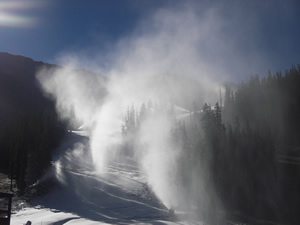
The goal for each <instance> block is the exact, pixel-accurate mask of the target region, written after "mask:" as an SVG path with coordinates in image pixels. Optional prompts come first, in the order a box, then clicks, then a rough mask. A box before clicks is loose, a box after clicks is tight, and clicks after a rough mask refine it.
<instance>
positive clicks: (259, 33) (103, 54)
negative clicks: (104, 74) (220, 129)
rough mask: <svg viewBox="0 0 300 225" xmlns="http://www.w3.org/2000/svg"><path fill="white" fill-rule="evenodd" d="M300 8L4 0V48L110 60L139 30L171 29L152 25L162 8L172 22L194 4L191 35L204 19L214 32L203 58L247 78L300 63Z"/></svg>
mask: <svg viewBox="0 0 300 225" xmlns="http://www.w3.org/2000/svg"><path fill="white" fill-rule="evenodd" d="M13 3H14V4H13ZM299 9H300V5H299V3H297V1H296V0H295V1H292V0H287V1H283V0H282V1H262V0H260V1H234V0H231V1H226V2H225V1H171V0H170V1H167V0H162V1H150V0H99V1H97V0H88V1H87V0H85V1H84V0H77V1H74V0H52V1H46V0H40V1H34V0H24V1H14V0H10V1H8V0H0V51H1V52H8V53H11V54H19V55H24V56H27V57H30V58H33V59H34V60H36V61H44V62H49V63H59V60H58V58H59V57H60V56H61V55H64V54H69V53H72V54H75V53H78V54H80V53H82V52H84V54H85V55H86V56H87V55H90V57H93V56H94V55H97V58H98V59H102V60H100V62H99V64H101V63H103V66H105V65H104V62H105V61H109V60H108V58H109V57H112V55H114V56H115V55H116V54H117V52H118V51H119V50H118V48H119V47H120V43H124V42H125V43H130V42H134V41H135V40H136V39H139V36H147V35H148V37H150V39H151V37H152V36H153V33H155V32H157V33H161V32H160V31H159V32H158V31H157V30H160V29H168V26H163V25H162V26H160V25H159V22H158V25H157V24H156V25H155V26H152V23H153V21H154V20H153V17H155V15H157V12H160V13H164V12H165V14H166V15H169V12H172V15H173V17H174V18H173V19H172V18H171V23H172V20H176V16H174V15H176V13H177V12H178V13H181V12H182V11H184V10H186V11H187V13H190V12H191V11H192V12H193V14H195V15H196V16H195V17H194V19H193V25H191V33H193V30H194V29H198V28H197V23H199V24H201V29H202V30H201V31H200V32H207V35H202V36H201V38H200V39H199V45H198V44H195V46H194V47H195V48H198V47H199V46H201V48H200V47H199V54H201V57H199V60H204V61H205V65H206V67H207V68H208V67H211V68H213V67H218V68H219V70H218V72H219V71H222V70H224V71H226V73H227V74H231V75H229V76H227V77H228V79H231V80H233V81H240V80H245V79H248V77H249V76H250V75H254V74H256V73H258V74H260V75H261V76H264V75H266V74H267V70H268V69H270V70H271V71H272V72H276V71H278V70H282V71H284V70H285V69H288V68H290V67H291V65H292V64H299V63H300V45H299V40H300V13H299ZM8 15H9V16H10V17H9V16H8ZM5 16H6V17H5ZM13 17H16V18H13ZM166 17H167V16H166ZM182 18H185V17H182ZM164 19H165V18H163V20H164ZM206 21H208V22H206ZM156 23H157V22H156ZM169 23H170V22H168V23H167V24H169ZM177 23H178V21H177ZM162 24H164V23H163V22H162ZM183 24H184V23H183ZM187 25H188V24H187ZM178 26H181V23H180V22H179V24H178ZM207 27H209V29H208V28H207ZM204 28H205V29H204ZM149 34H150V35H149ZM151 35H152V36H151ZM186 35H187V36H189V32H186ZM129 39H130V40H131V41H128V40H129ZM148 39H149V38H147V40H148ZM124 40H127V41H124ZM178 44H180V43H178ZM124 45H125V46H126V44H123V45H122V47H120V48H122V49H124ZM111 52H114V54H111ZM207 71H214V70H213V69H208V70H207Z"/></svg>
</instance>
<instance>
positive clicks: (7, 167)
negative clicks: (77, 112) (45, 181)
mask: <svg viewBox="0 0 300 225" xmlns="http://www.w3.org/2000/svg"><path fill="white" fill-rule="evenodd" d="M65 130H66V129H65V126H64V124H63V123H62V122H60V121H59V120H58V117H57V115H56V113H55V111H54V109H49V108H44V109H40V110H37V111H36V112H35V113H30V114H24V115H23V116H20V117H17V118H15V119H14V120H11V121H9V122H7V123H6V124H5V126H3V127H1V129H0V148H1V157H0V160H1V169H2V171H4V172H6V173H8V175H9V176H10V178H11V179H13V180H15V181H16V185H17V188H18V191H19V194H21V195H24V194H31V192H32V188H31V187H32V186H34V184H35V183H36V182H37V181H38V180H39V179H40V178H41V177H42V176H43V175H45V173H46V171H47V170H48V169H49V167H50V166H51V157H52V151H53V149H55V148H56V147H58V145H59V144H60V142H61V140H62V138H63V136H64V132H65Z"/></svg>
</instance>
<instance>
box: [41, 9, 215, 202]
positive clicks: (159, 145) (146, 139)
mask: <svg viewBox="0 0 300 225" xmlns="http://www.w3.org/2000/svg"><path fill="white" fill-rule="evenodd" d="M202 18H203V20H201V22H199V19H198V18H197V16H196V15H195V14H194V13H193V12H192V11H190V10H181V11H180V12H179V11H176V10H175V11H168V10H160V11H158V12H157V13H156V14H155V15H154V16H153V18H148V20H146V21H143V23H141V25H140V26H139V27H138V29H137V30H136V32H134V33H133V34H132V35H131V36H128V37H126V38H124V39H122V40H120V41H119V42H118V43H117V44H116V45H115V48H113V49H112V53H109V55H110V57H111V56H112V55H113V61H112V62H111V67H110V69H107V68H106V69H105V70H104V69H102V68H101V67H100V68H99V67H98V71H103V74H104V75H105V77H103V76H101V75H100V74H96V73H89V72H87V71H85V70H74V68H82V66H84V65H83V64H82V60H81V55H76V54H74V53H73V54H69V55H66V56H65V57H63V58H64V60H62V61H61V64H62V65H63V67H58V68H57V69H52V70H49V69H47V68H44V69H41V70H40V72H39V73H38V74H37V78H38V80H39V81H40V83H41V86H42V88H43V89H44V91H45V93H46V94H47V95H48V96H50V97H51V98H53V99H54V100H55V102H56V108H57V111H58V112H59V114H60V116H61V118H63V119H68V118H70V117H75V118H76V119H75V120H76V121H75V122H74V124H77V125H78V127H79V126H81V127H82V129H84V130H85V131H87V133H89V137H90V139H89V146H90V150H91V154H92V159H93V163H94V166H95V169H96V171H97V172H98V173H99V174H100V175H101V174H103V173H104V172H105V169H106V165H107V163H108V162H109V160H111V158H112V157H111V154H112V151H113V150H114V149H116V148H118V146H120V142H121V125H122V121H123V118H124V115H125V114H126V111H127V108H128V107H130V106H132V105H133V106H134V107H140V106H141V104H142V103H143V102H147V101H149V100H151V101H153V102H171V101H172V99H175V98H177V97H180V96H184V93H182V92H180V91H176V90H174V88H173V87H172V86H170V83H169V82H168V80H164V79H162V78H163V77H164V76H166V75H168V74H172V75H176V76H187V77H190V78H193V79H197V80H198V81H199V82H201V83H202V84H204V85H206V88H208V89H210V91H211V92H210V93H213V94H212V95H210V94H209V93H207V92H206V93H203V96H194V98H195V99H198V98H199V99H200V98H202V99H203V98H205V101H207V102H216V98H218V94H216V92H217V91H218V86H217V85H215V82H214V80H216V79H217V76H216V75H215V76H212V77H208V75H207V74H218V72H220V71H221V68H216V67H211V66H210V65H208V64H207V60H206V59H205V57H206V55H205V54H199V52H201V45H205V46H206V47H209V46H210V45H211V46H212V45H213V43H209V41H208V40H210V37H211V36H215V35H217V33H216V29H217V28H216V27H215V25H216V26H217V23H216V21H215V20H216V18H215V17H214V15H213V14H211V13H209V14H208V15H207V17H204V16H203V15H202ZM204 19H205V20H204ZM99 54H100V53H99ZM84 57H86V56H84ZM66 59H67V60H66ZM91 64H93V66H92V68H97V65H99V64H100V63H99V62H98V61H97V60H95V61H93V60H92V59H91V60H90V61H89V65H91ZM181 91H182V90H181ZM72 119H74V118H72ZM78 127H74V128H75V129H76V128H78ZM171 129H172V123H171V121H170V119H169V117H168V116H167V115H166V114H165V113H164V112H162V113H160V114H156V115H155V116H151V117H149V118H147V119H146V120H145V121H143V122H142V124H141V129H140V130H139V133H138V134H137V137H138V138H139V141H140V143H142V144H145V145H146V146H147V148H146V150H142V149H141V150H140V152H137V153H136V155H138V157H136V159H137V160H138V164H139V165H140V166H141V170H142V171H143V172H145V174H146V176H147V179H148V183H149V185H150V187H151V188H152V190H153V191H154V192H155V194H156V195H157V196H158V198H159V199H160V200H161V201H162V202H163V203H164V204H165V205H166V206H167V207H169V208H171V207H175V208H176V207H177V206H178V205H182V203H183V202H182V201H183V198H185V196H190V199H192V198H193V194H192V193H189V194H188V195H185V194H184V193H183V190H178V187H177V185H176V182H177V181H178V179H179V178H178V173H177V169H178V162H179V161H180V157H181V150H180V148H178V146H176V145H175V143H173V141H172V138H170V130H171ZM136 151H139V150H136ZM61 163H63V162H58V163H57V164H56V166H57V167H58V169H60V168H61ZM191 166H194V165H191ZM61 179H63V178H62V177H61ZM199 179H201V178H200V175H199V174H197V175H195V180H199ZM187 185H188V184H187ZM194 189H196V188H189V190H194ZM199 190H201V188H200V189H198V190H197V191H199ZM203 194H205V193H203ZM185 200H186V201H187V199H185ZM186 204H188V203H186Z"/></svg>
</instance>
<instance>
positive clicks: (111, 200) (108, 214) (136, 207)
mask: <svg viewBox="0 0 300 225" xmlns="http://www.w3.org/2000/svg"><path fill="white" fill-rule="evenodd" d="M89 159H90V155H89V152H88V147H87V146H86V137H82V136H77V135H74V134H70V139H69V140H68V141H67V142H66V144H65V145H63V146H62V147H61V149H58V150H57V153H56V157H55V158H54V160H55V162H54V164H53V171H54V174H55V176H56V178H57V181H58V184H59V185H57V186H58V187H57V188H55V190H53V191H52V192H51V193H48V194H47V195H45V196H43V197H40V198H38V199H35V200H34V201H33V205H32V207H29V208H25V209H23V210H21V211H19V212H16V213H15V214H13V215H12V220H11V224H25V223H26V222H27V221H28V220H30V221H31V222H32V224H145V223H146V224H179V223H180V224H189V223H191V221H189V222H188V221H185V222H184V221H179V220H177V218H176V216H174V215H172V213H170V211H169V210H168V209H167V208H166V207H165V206H164V205H163V204H162V203H161V202H160V201H159V200H158V199H157V198H156V196H155V194H154V193H153V192H152V191H151V188H150V187H149V186H148V184H147V180H146V178H145V176H144V175H143V174H142V173H141V172H140V171H139V167H138V165H137V164H136V163H135V161H134V160H133V158H132V157H130V156H128V155H127V156H126V155H122V154H116V157H114V158H113V160H111V161H110V162H109V163H108V165H107V166H106V168H105V170H103V172H102V173H100V174H99V173H95V172H94V169H93V166H92V165H91V161H90V160H89ZM89 162H90V163H89ZM193 224H194V223H193Z"/></svg>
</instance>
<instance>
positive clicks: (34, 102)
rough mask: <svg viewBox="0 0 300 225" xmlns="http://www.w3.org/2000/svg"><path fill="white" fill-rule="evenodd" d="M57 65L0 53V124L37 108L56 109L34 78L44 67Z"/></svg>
mask: <svg viewBox="0 0 300 225" xmlns="http://www.w3.org/2000/svg"><path fill="white" fill-rule="evenodd" d="M44 66H46V67H57V66H56V65H51V64H46V63H43V62H36V61H33V60H32V59H30V58H27V57H23V56H16V55H11V54H8V53H3V52H0V121H1V122H3V121H9V120H11V119H13V118H15V117H17V116H21V115H22V114H28V113H32V112H34V111H36V110H38V109H41V108H45V107H50V108H53V102H51V101H50V100H49V99H47V98H45V97H44V95H43V93H42V90H41V89H40V87H39V85H38V83H37V80H36V78H35V75H36V72H37V70H38V69H39V68H41V67H44Z"/></svg>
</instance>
